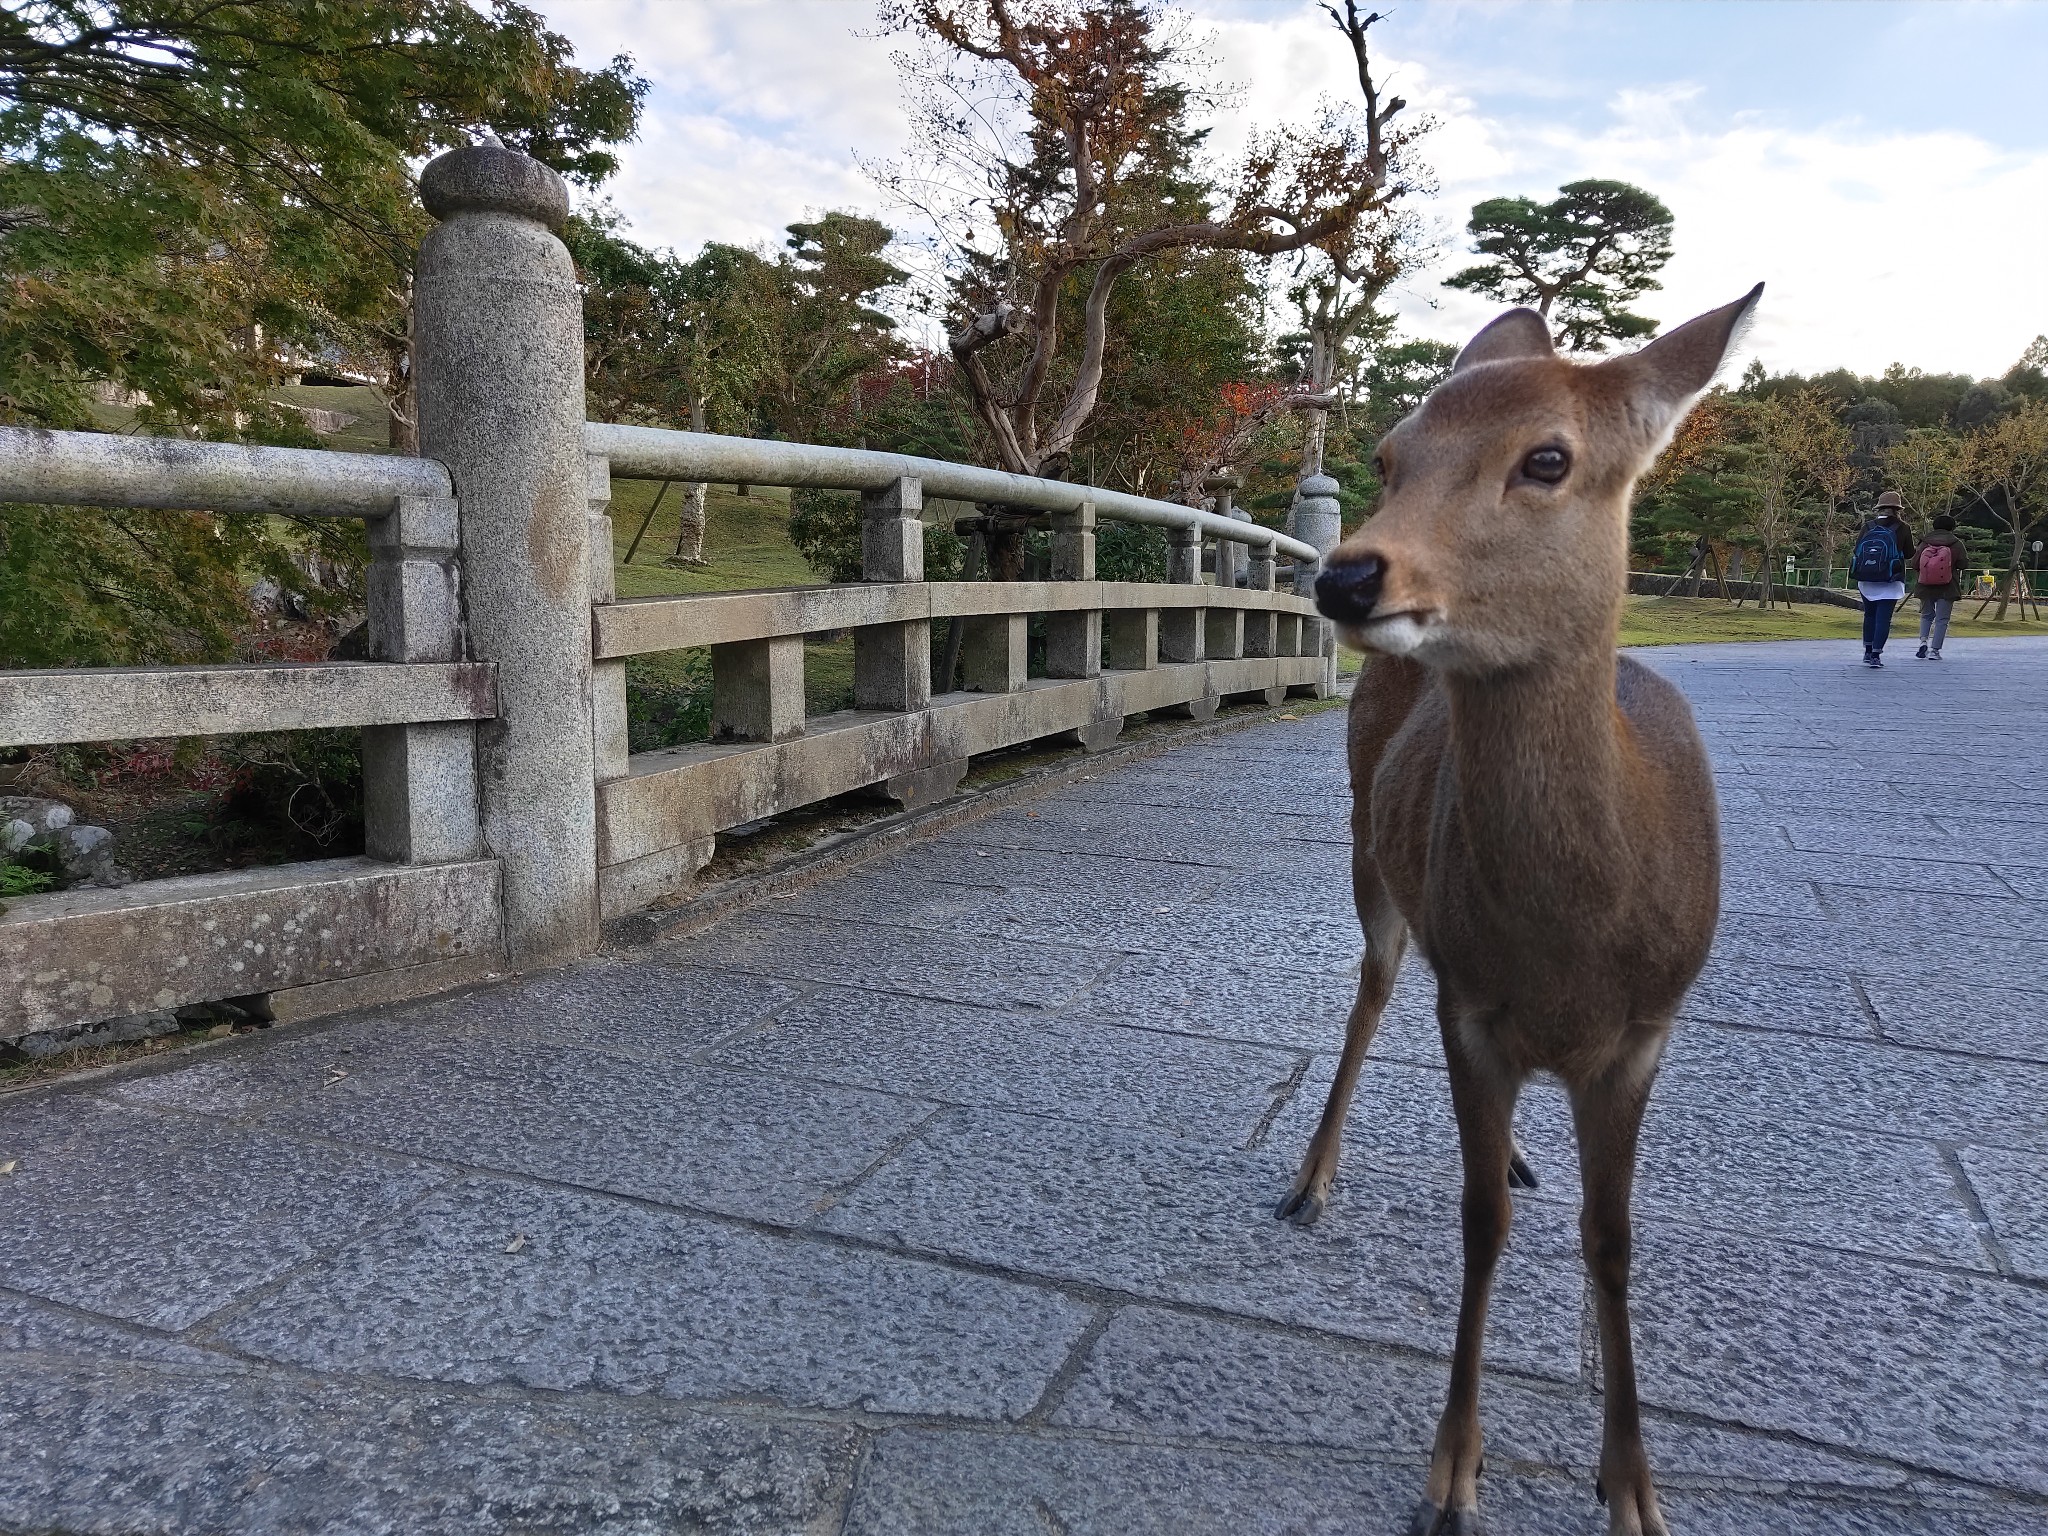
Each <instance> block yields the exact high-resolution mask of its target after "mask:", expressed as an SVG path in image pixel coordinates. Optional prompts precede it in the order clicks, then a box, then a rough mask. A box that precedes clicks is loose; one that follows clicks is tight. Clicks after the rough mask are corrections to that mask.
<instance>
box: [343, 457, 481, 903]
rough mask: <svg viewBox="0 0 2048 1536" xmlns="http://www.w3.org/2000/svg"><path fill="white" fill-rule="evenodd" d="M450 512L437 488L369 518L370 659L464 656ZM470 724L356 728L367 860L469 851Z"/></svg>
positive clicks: (432, 857)
mask: <svg viewBox="0 0 2048 1536" xmlns="http://www.w3.org/2000/svg"><path fill="white" fill-rule="evenodd" d="M459 515H460V514H459V513H458V511H457V508H456V504H455V501H454V500H453V498H451V497H443V496H402V497H400V498H399V500H398V505H397V507H396V508H395V509H394V510H393V511H392V512H391V514H390V515H389V516H386V517H380V518H376V519H374V520H372V521H371V522H370V524H369V526H368V532H369V539H370V570H369V575H368V578H367V581H366V583H365V585H366V588H367V593H366V595H367V597H368V604H369V650H370V658H371V659H372V660H373V661H460V660H462V659H463V651H464V646H463V635H462V597H461V572H460V567H459V566H458V564H457V562H456V550H457V545H458V543H459V529H458V523H459ZM476 794H477V785H476V727H475V726H474V725H473V724H471V723H470V722H469V721H466V720H458V721H437V722H433V723H430V724H425V725H372V726H365V727H364V729H363V842H364V849H365V851H366V852H367V853H368V854H369V855H370V857H371V858H373V859H384V860H387V861H389V862H391V863H394V864H431V863H437V862H440V861H443V860H450V859H472V858H475V857H476V854H477V849H478V846H479V842H480V835H479V829H478V824H477V800H476Z"/></svg>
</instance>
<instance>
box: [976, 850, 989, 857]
mask: <svg viewBox="0 0 2048 1536" xmlns="http://www.w3.org/2000/svg"><path fill="white" fill-rule="evenodd" d="M974 856H975V857H976V858H977V859H985V858H987V857H988V850H987V849H985V848H977V849H975V850H974Z"/></svg>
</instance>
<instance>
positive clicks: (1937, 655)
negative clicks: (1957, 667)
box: [1927, 651, 1941, 661]
mask: <svg viewBox="0 0 2048 1536" xmlns="http://www.w3.org/2000/svg"><path fill="white" fill-rule="evenodd" d="M1927 659H1928V660H1929V661H1939V660H1941V652H1939V651H1930V652H1929V653H1928V656H1927Z"/></svg>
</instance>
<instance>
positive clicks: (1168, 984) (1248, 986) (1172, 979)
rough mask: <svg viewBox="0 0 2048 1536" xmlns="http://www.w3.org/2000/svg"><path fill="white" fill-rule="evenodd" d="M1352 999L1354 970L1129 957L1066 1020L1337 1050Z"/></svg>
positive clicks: (1247, 959) (1107, 971) (1254, 959)
mask: <svg viewBox="0 0 2048 1536" xmlns="http://www.w3.org/2000/svg"><path fill="white" fill-rule="evenodd" d="M1357 996H1358V972H1357V970H1356V969H1355V967H1354V966H1353V965H1349V964H1346V965H1341V966H1340V965H1336V964H1324V965H1321V966H1318V965H1313V964H1309V965H1302V964H1280V963H1275V962H1273V961H1270V960H1268V959H1266V958H1265V957H1262V956H1248V955H1241V954H1211V955H1201V956H1196V955H1192V954H1191V955H1186V956H1180V957H1169V956H1164V955H1130V956H1126V957H1124V958H1122V959H1119V960H1115V961H1113V962H1111V963H1110V964H1109V965H1108V966H1106V967H1105V968H1104V969H1103V971H1102V972H1101V974H1100V976H1099V978H1098V979H1096V980H1095V981H1094V982H1093V983H1092V984H1091V985H1090V986H1089V987H1088V988H1087V989H1086V990H1084V991H1083V992H1081V993H1080V994H1079V995H1077V996H1076V997H1075V998H1074V999H1073V1001H1072V1002H1071V1003H1069V1004H1068V1006H1067V1007H1066V1009H1065V1010H1064V1012H1065V1013H1066V1014H1067V1015H1070V1016H1075V1017H1083V1018H1099V1019H1108V1020H1110V1021H1111V1022H1113V1023H1118V1024H1138V1025H1143V1026H1145V1027H1147V1028H1151V1029H1169V1030H1180V1031H1182V1032H1184V1033H1187V1034H1191V1035H1216V1036H1220V1037H1223V1038H1226V1039H1232V1040H1248V1041H1253V1042H1255V1043H1258V1044H1262V1045H1277V1046H1296V1047H1301V1048H1305V1049H1308V1050H1335V1049H1337V1048H1338V1047H1339V1046H1341V1045H1342V1044H1343V1043H1344V1021H1345V1019H1347V1018H1348V1017H1349V1016H1350V1014H1351V1005H1352V1003H1353V1001H1354V1000H1355V999H1356V998H1357Z"/></svg>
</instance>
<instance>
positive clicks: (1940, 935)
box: [1825, 886, 2048, 970]
mask: <svg viewBox="0 0 2048 1536" xmlns="http://www.w3.org/2000/svg"><path fill="white" fill-rule="evenodd" d="M1825 894H1827V895H1828V896H1829V897H1830V899H1831V900H1832V901H1833V902H1834V903H1835V905H1836V906H1837V907H1838V908H1839V910H1840V911H1841V912H1842V913H1843V915H1844V917H1845V918H1847V919H1849V920H1852V921H1854V922H1856V923H1859V924H1868V925H1870V926H1872V927H1875V928H1878V929H1881V930H1882V931H1884V932H1887V933H1894V934H1897V933H1901V932H1904V933H1909V934H1911V935H1912V938H1911V941H1910V942H1911V944H1912V946H1913V948H1914V949H1915V950H1916V951H1917V950H1920V949H1922V948H1925V949H1927V950H1931V951H1933V952H1934V953H1936V954H1939V953H1941V951H1942V949H1943V948H1944V946H1945V945H1947V944H1948V942H1949V935H1950V934H1970V935H1973V936H1983V937H1993V938H1997V937H2009V938H2029V937H2034V936H2038V935H2039V934H2040V933H2041V932H2042V931H2043V929H2044V926H2048V903H2042V904H2037V903H2034V902H2030V901H2021V900H2019V899H2018V898H2016V897H2011V896H2006V897H1998V896H1962V895H1958V894H1956V893H1955V892H1953V891H1942V892H1927V891H1902V890H1897V889H1886V890H1869V889H1862V890H1854V889H1849V888H1846V887H1842V886H1833V887H1830V888H1829V890H1828V891H1827V892H1826V893H1825ZM1862 968H1863V967H1861V966H1859V967H1858V969H1859V970H1860V969H1862Z"/></svg>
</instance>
